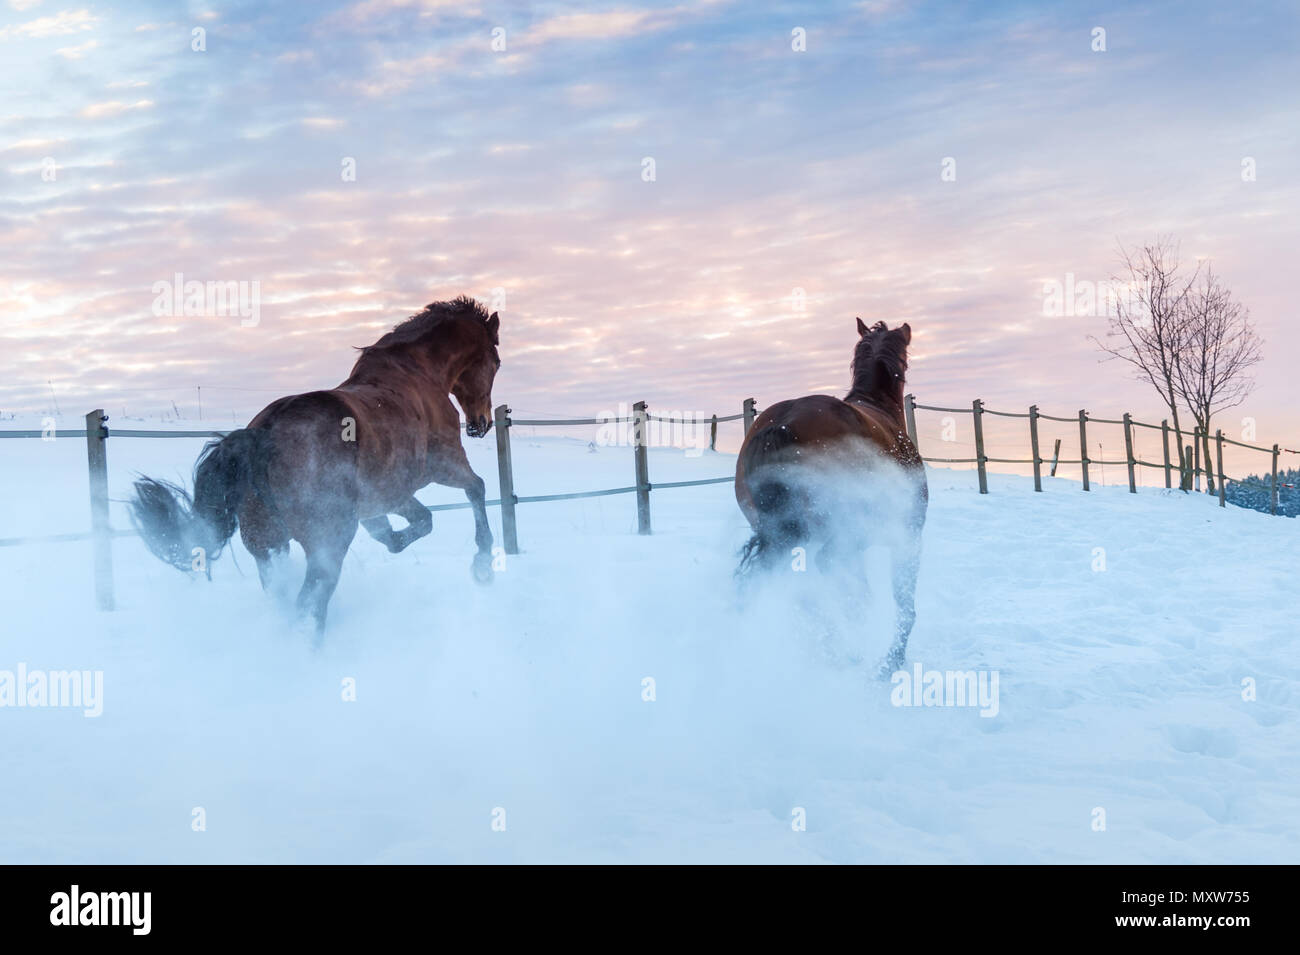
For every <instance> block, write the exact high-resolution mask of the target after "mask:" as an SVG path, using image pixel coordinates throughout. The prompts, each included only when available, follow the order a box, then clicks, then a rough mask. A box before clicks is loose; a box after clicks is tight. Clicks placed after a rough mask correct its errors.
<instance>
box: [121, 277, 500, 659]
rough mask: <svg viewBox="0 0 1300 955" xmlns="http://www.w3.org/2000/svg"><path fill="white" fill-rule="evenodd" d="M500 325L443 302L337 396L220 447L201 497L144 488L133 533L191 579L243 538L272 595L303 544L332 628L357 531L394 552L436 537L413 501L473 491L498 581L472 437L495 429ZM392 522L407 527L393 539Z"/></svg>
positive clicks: (304, 597)
mask: <svg viewBox="0 0 1300 955" xmlns="http://www.w3.org/2000/svg"><path fill="white" fill-rule="evenodd" d="M499 324H500V322H499V319H498V318H497V315H496V313H495V312H494V313H492V315H490V316H489V315H488V314H487V311H486V310H485V309H484V308H483V307H482V306H481V305H479V304H478V303H477V302H475V301H474V300H473V299H470V298H466V297H464V296H462V297H460V298H458V299H456V300H455V301H451V302H434V303H433V304H431V305H429V306H428V307H427V308H425V310H424V311H423V312H421V313H420V314H418V315H415V316H413V317H411V318H409V319H407V320H406V321H405V322H403V323H401V324H400V325H398V326H397V327H396V328H394V329H393V330H392V331H391V332H389V333H388V334H386V335H384V336H383V337H382V338H380V339H379V341H377V342H375V343H374V344H373V345H369V346H367V347H365V348H362V349H361V357H360V358H358V359H357V362H356V364H355V365H354V366H353V368H352V374H351V375H349V376H348V379H347V381H345V382H343V383H342V384H341V385H339V386H338V387H337V388H334V389H331V390H330V391H313V392H308V393H307V394H302V395H291V396H289V397H287V398H279V399H277V400H276V401H273V402H271V404H269V405H267V406H266V407H265V408H264V409H263V410H262V411H261V412H259V413H258V414H257V416H256V417H255V418H253V420H252V421H251V422H249V424H248V427H246V428H241V429H239V430H238V431H232V432H231V433H230V434H228V435H226V436H225V437H224V438H221V439H220V440H217V441H213V442H211V443H210V444H209V445H208V446H207V447H206V448H205V449H204V451H203V454H202V455H201V456H200V458H199V460H198V463H197V464H196V465H195V469H194V495H193V497H192V498H191V496H190V495H189V494H188V493H186V492H185V491H184V490H183V489H182V488H179V487H177V486H175V485H173V484H168V483H166V482H163V481H157V480H154V479H153V478H141V479H140V480H138V481H136V482H135V492H136V493H135V496H134V498H133V499H132V501H131V502H130V509H131V516H132V520H133V521H134V523H135V526H136V529H137V530H138V531H139V532H140V536H141V537H142V538H143V539H144V542H145V544H147V545H148V547H149V549H150V550H151V551H153V553H154V554H155V555H156V556H158V557H159V558H161V559H162V560H164V561H166V562H167V563H169V564H171V565H173V566H174V567H177V568H179V569H181V570H184V571H190V570H193V569H200V568H201V567H204V566H206V564H207V562H208V561H211V560H213V559H215V558H216V557H217V556H218V555H219V554H220V553H221V549H222V548H223V547H224V546H225V544H226V542H227V541H228V540H230V538H231V536H232V535H233V534H234V532H235V527H236V525H238V527H239V531H240V537H241V538H242V540H243V542H244V546H245V547H247V548H248V550H249V552H250V553H251V554H252V555H253V557H254V558H255V559H256V561H257V572H258V576H259V577H260V578H261V581H262V587H263V589H267V588H268V587H269V586H270V584H271V581H272V577H273V572H274V570H275V567H276V565H277V564H278V563H279V562H280V560H281V559H282V558H283V557H285V556H286V555H287V554H288V550H289V541H290V540H296V541H298V542H299V543H300V544H301V545H302V548H303V550H304V551H305V552H306V555H307V576H306V580H305V581H304V582H303V585H302V590H301V591H300V592H299V594H298V610H299V612H300V613H301V614H303V615H304V616H306V617H308V618H310V620H311V621H312V622H313V623H314V625H315V631H316V636H317V638H318V639H319V636H320V634H321V633H322V631H323V630H324V627H325V611H326V607H327V606H328V605H329V600H330V597H331V596H332V595H333V593H334V588H335V586H336V585H337V584H338V579H339V571H340V569H341V568H342V565H343V557H344V555H345V554H346V553H347V551H348V547H349V546H350V545H351V543H352V538H353V537H354V536H355V535H356V532H357V524H358V522H360V524H361V526H362V527H364V528H365V529H366V531H367V532H368V533H369V534H370V536H372V537H374V538H375V539H376V540H378V541H379V542H380V543H382V544H384V545H386V546H387V547H388V549H389V550H390V551H392V552H393V553H397V552H398V551H400V550H402V549H403V548H405V547H406V546H407V545H408V544H410V543H411V542H412V541H414V540H418V539H419V538H421V537H423V536H425V535H426V534H428V533H429V532H430V531H431V530H432V529H433V518H432V516H431V515H430V513H429V510H428V509H427V508H426V507H425V506H424V505H423V504H421V503H420V502H419V501H418V500H416V499H415V492H416V491H417V490H419V489H420V488H422V487H424V486H425V485H426V484H429V483H431V482H432V483H436V484H444V485H447V486H449V487H457V488H461V489H462V490H464V492H465V494H466V496H467V497H468V498H469V502H470V504H471V506H472V508H473V511H474V530H475V541H476V543H477V544H478V553H477V554H476V555H475V557H474V561H473V564H472V569H473V574H474V576H475V578H476V579H478V580H479V581H480V582H484V583H485V582H487V581H489V580H491V578H492V532H491V530H490V529H489V527H488V519H487V507H486V504H485V497H484V489H483V480H482V478H480V477H479V476H478V475H477V474H475V473H474V472H473V470H471V469H470V466H469V461H468V460H467V459H466V457H465V449H464V448H463V447H462V446H461V440H460V422H459V417H458V415H457V413H456V408H455V406H454V405H453V404H452V403H451V400H450V399H449V398H448V395H449V394H450V395H455V397H456V400H457V401H458V402H459V403H460V407H461V409H462V410H463V411H464V412H465V419H466V429H465V430H466V431H467V432H468V434H469V435H470V436H471V437H480V438H481V437H482V436H483V435H485V434H487V432H488V429H489V428H490V427H491V418H490V414H491V410H492V382H493V379H494V378H495V377H496V372H497V369H498V368H499V367H500V366H501V359H500V357H499V355H498V353H497V345H498V334H497V332H498V327H499ZM389 514H397V515H398V516H400V517H403V518H405V519H406V521H407V526H406V527H403V528H402V529H401V530H394V529H393V527H392V525H390V524H389V522H388V516H387V515H389Z"/></svg>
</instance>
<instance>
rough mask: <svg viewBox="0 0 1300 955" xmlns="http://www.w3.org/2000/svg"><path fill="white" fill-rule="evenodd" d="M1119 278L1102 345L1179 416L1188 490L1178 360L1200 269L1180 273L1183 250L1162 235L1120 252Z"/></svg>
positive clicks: (1176, 426) (1176, 423) (1188, 465)
mask: <svg viewBox="0 0 1300 955" xmlns="http://www.w3.org/2000/svg"><path fill="white" fill-rule="evenodd" d="M1119 261H1120V270H1121V272H1122V273H1124V274H1121V275H1119V276H1112V278H1111V281H1112V283H1113V284H1114V286H1115V291H1116V292H1117V294H1115V296H1114V298H1113V300H1112V302H1111V304H1110V308H1111V310H1112V314H1111V315H1110V316H1109V319H1110V328H1109V330H1108V332H1107V334H1106V340H1105V341H1100V340H1098V339H1096V338H1093V339H1092V340H1093V341H1094V342H1096V344H1097V345H1098V347H1100V348H1101V350H1102V351H1104V352H1106V353H1107V354H1108V355H1110V356H1111V357H1112V358H1119V359H1121V360H1122V361H1125V362H1127V363H1128V364H1129V365H1131V366H1132V368H1133V372H1134V376H1135V377H1136V378H1137V379H1138V380H1139V381H1146V382H1148V383H1149V384H1150V385H1151V387H1153V388H1154V389H1155V390H1156V392H1157V393H1158V394H1159V395H1160V400H1161V401H1163V402H1164V404H1165V407H1167V408H1168V409H1169V414H1170V415H1171V416H1172V417H1173V421H1174V432H1175V434H1177V436H1178V468H1179V473H1180V474H1182V475H1183V479H1182V481H1181V484H1182V486H1183V490H1187V489H1188V486H1189V485H1188V481H1187V474H1188V473H1189V470H1190V468H1191V462H1189V461H1185V460H1184V451H1183V430H1182V425H1181V423H1180V421H1179V416H1178V388H1177V383H1176V378H1177V371H1176V365H1177V356H1178V354H1179V351H1180V349H1181V347H1182V339H1183V323H1184V321H1185V319H1186V316H1187V313H1186V309H1185V307H1184V306H1185V304H1186V300H1187V296H1188V292H1189V290H1190V289H1191V287H1192V285H1193V284H1194V283H1195V281H1196V275H1197V272H1199V266H1198V268H1197V269H1196V270H1195V271H1193V272H1192V274H1191V275H1190V276H1188V275H1184V274H1180V273H1179V266H1178V246H1177V244H1176V243H1175V242H1174V241H1173V239H1172V238H1171V237H1170V236H1157V237H1156V239H1155V240H1154V241H1153V242H1151V243H1150V244H1148V245H1144V246H1141V247H1139V248H1135V249H1132V250H1129V249H1125V248H1124V247H1123V246H1120V248H1119Z"/></svg>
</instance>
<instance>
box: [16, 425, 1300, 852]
mask: <svg viewBox="0 0 1300 955" xmlns="http://www.w3.org/2000/svg"><path fill="white" fill-rule="evenodd" d="M6 426H7V427H14V426H22V427H30V426H31V425H29V424H11V423H8V422H6ZM37 426H38V427H39V425H37ZM74 426H75V425H74ZM201 443H202V442H201V441H198V440H188V439H175V440H140V439H129V438H113V439H111V441H110V443H109V465H110V493H111V494H112V495H113V497H114V498H122V497H124V496H125V493H126V491H127V488H128V487H129V482H130V479H131V477H132V475H133V473H134V472H135V471H143V472H146V473H149V474H152V475H155V476H159V477H165V478H171V479H176V478H180V477H187V476H188V473H189V469H190V466H191V464H192V462H193V460H194V457H195V455H196V453H197V451H198V449H199V447H200V446H201ZM467 446H468V447H469V449H470V452H471V461H472V463H473V464H474V466H475V468H476V470H477V471H478V472H479V473H480V474H481V475H482V476H483V477H484V478H485V479H486V480H487V482H488V486H489V491H488V493H489V496H495V494H496V464H495V450H494V447H493V444H492V438H491V437H489V438H488V439H485V440H483V441H479V442H468V444H467ZM513 452H514V461H515V475H516V493H518V494H520V495H531V494H547V493H557V492H564V491H574V490H581V489H594V488H606V487H619V486H626V485H628V484H631V483H633V479H632V455H631V451H630V450H629V449H627V448H599V449H598V450H595V451H592V450H590V449H589V448H588V445H587V443H586V442H585V441H581V440H576V439H561V438H525V437H521V436H516V437H515V440H514V445H513ZM733 466H734V458H732V457H731V456H728V455H722V454H713V453H708V452H706V453H704V454H703V455H701V456H697V457H688V456H687V455H686V454H685V453H684V452H682V451H680V450H670V449H656V450H654V451H652V452H651V455H650V471H651V480H652V481H669V480H689V479H693V478H703V477H713V476H719V475H726V474H729V473H730V472H731V470H732V468H733ZM0 470H2V473H3V490H4V501H3V505H2V506H0V537H16V536H21V535H35V534H54V533H63V532H70V531H80V530H84V529H85V528H86V526H87V524H88V517H87V510H88V509H87V505H86V474H85V445H84V442H83V441H81V440H79V439H60V440H59V441H57V442H54V443H42V442H40V441H31V440H24V441H3V442H0ZM990 483H991V490H992V493H991V494H989V495H988V496H980V495H979V494H977V493H976V491H975V481H974V475H973V474H971V473H969V472H959V471H945V470H931V471H930V490H931V507H930V516H929V521H928V524H927V526H926V530H925V555H924V562H923V566H922V572H921V581H920V591H919V595H918V621H917V626H916V629H915V631H914V633H913V635H912V640H911V644H910V647H909V662H911V663H920V664H921V665H922V666H923V667H924V668H925V669H926V670H930V669H937V670H944V671H947V670H956V671H966V670H976V671H996V673H997V675H998V705H997V708H996V714H995V715H991V716H982V715H981V713H980V711H979V710H978V709H976V708H972V707H926V706H912V707H900V706H895V705H892V704H891V686H890V685H889V684H888V683H885V682H881V681H879V680H877V679H875V678H874V666H875V664H876V662H877V661H878V660H879V658H880V657H881V656H882V655H883V653H884V650H885V647H886V645H887V643H888V627H889V614H890V613H891V610H890V605H889V604H888V601H887V595H888V586H887V580H888V577H887V569H886V568H885V566H884V565H883V555H881V554H878V553H874V552H873V553H872V554H870V555H869V559H868V562H867V563H868V567H869V573H870V576H871V578H872V579H873V581H874V582H875V594H874V596H873V598H872V603H871V607H870V611H871V612H869V613H865V614H856V615H850V614H847V613H845V612H843V608H842V607H841V606H838V605H835V604H830V605H828V604H827V602H826V599H825V596H826V595H825V594H822V593H820V592H819V587H818V582H817V581H816V580H815V579H813V578H812V577H811V576H809V578H808V579H807V580H805V581H802V582H801V584H800V587H799V588H798V590H799V592H798V593H796V594H791V593H788V592H787V593H775V592H771V591H769V592H766V593H762V594H759V595H757V596H756V597H754V599H752V600H749V601H742V600H741V598H740V596H739V595H738V593H737V589H736V586H735V584H734V581H733V579H732V571H733V569H734V568H735V564H736V551H737V549H738V547H739V546H740V545H741V543H743V541H744V540H745V538H746V537H747V534H748V530H747V527H746V525H745V523H744V521H743V519H742V517H741V515H740V513H739V511H738V510H737V508H736V506H735V502H734V500H733V498H732V491H731V487H730V486H729V485H726V484H723V485H716V486H708V487H696V488H684V489H664V490H659V491H656V492H654V494H653V495H652V512H653V523H654V530H655V534H654V536H652V537H649V538H645V537H638V536H637V535H636V534H635V532H634V531H635V503H634V499H633V497H632V496H631V495H620V496H610V497H603V498H595V499H590V500H583V501H573V502H561V503H543V504H528V505H521V506H520V508H519V537H520V543H521V546H522V549H523V551H524V553H523V554H521V555H519V556H517V557H512V558H510V559H509V562H508V564H507V566H506V569H505V570H504V571H503V572H500V573H498V575H497V578H496V580H495V582H494V583H493V584H491V585H490V586H488V587H479V586H476V585H474V584H473V583H472V581H471V579H470V575H469V562H470V557H471V553H472V550H473V544H472V537H473V534H472V520H471V518H470V515H469V513H468V512H467V511H451V512H440V513H437V514H435V515H434V533H433V535H432V536H431V537H428V538H426V539H424V540H422V541H419V542H417V543H416V544H414V545H413V546H412V547H411V548H410V549H409V550H408V551H406V552H405V553H403V554H400V555H396V556H394V555H389V554H388V553H387V552H386V551H385V550H384V549H383V548H382V547H381V546H380V545H378V544H376V543H375V542H373V541H371V540H370V539H369V538H368V537H366V536H365V535H364V534H362V535H360V536H358V538H357V540H356V542H355V543H354V545H353V549H352V552H351V554H350V555H349V557H348V559H347V562H346V564H345V566H344V572H343V577H342V580H341V583H340V585H339V589H338V592H337V594H336V596H335V598H334V601H333V603H332V605H331V608H330V613H331V616H330V625H329V631H328V633H327V637H326V643H325V646H324V648H323V649H322V650H320V651H319V652H312V651H311V650H309V649H308V646H307V644H306V641H305V640H304V639H303V638H302V637H300V636H299V635H298V634H297V633H295V632H294V631H293V630H292V629H291V627H290V626H289V625H288V623H287V617H286V614H285V611H284V610H283V608H282V607H279V606H277V605H275V604H274V603H273V602H272V601H271V600H270V599H268V598H265V597H264V596H263V595H262V593H261V590H260V588H259V587H258V583H257V576H256V573H255V571H254V567H253V562H252V560H251V559H250V557H249V556H248V554H247V553H246V552H244V551H243V550H242V548H241V547H239V546H238V545H236V546H235V547H234V549H233V553H229V554H227V555H226V556H225V557H223V558H222V560H221V561H219V562H218V563H217V564H216V565H215V568H214V580H213V581H212V582H211V583H209V582H207V581H205V580H199V579H196V580H188V579H186V578H185V577H183V576H182V575H181V574H178V573H177V572H176V571H174V570H172V569H170V568H168V567H165V566H163V565H162V564H161V563H159V562H157V561H156V560H154V559H153V558H152V557H150V556H148V555H147V554H146V552H145V551H144V549H143V547H142V546H141V544H140V543H139V542H138V541H136V540H135V539H123V540H119V541H117V542H116V544H115V545H114V546H115V557H116V577H117V580H116V594H117V601H118V610H117V611H116V612H113V613H108V614H101V613H98V612H96V611H95V610H94V609H93V596H92V589H91V575H90V552H89V551H90V549H89V546H88V545H87V544H85V543H60V544H40V545H28V546H21V547H5V548H0V581H2V583H0V592H2V594H3V597H4V601H5V607H6V622H5V625H4V638H3V652H2V653H0V670H10V671H12V670H15V668H16V667H17V666H18V665H19V664H23V665H24V666H25V668H26V669H28V670H34V669H43V670H47V671H54V670H69V669H84V670H102V671H103V700H102V706H103V712H102V715H100V716H98V717H92V718H87V717H86V716H84V715H83V713H82V712H81V711H80V710H76V709H53V708H39V707H36V708H32V707H27V708H15V707H12V706H6V707H4V708H0V745H3V748H4V751H5V753H6V765H7V766H8V768H9V773H8V774H7V777H8V778H7V780H6V783H5V785H4V787H3V789H2V790H0V820H3V822H2V824H0V860H3V861H5V862H238V861H256V862H290V861H299V862H425V861H453V862H464V861H518V862H524V861H560V862H575V861H614V862H621V861H650V862H671V861H676V862H705V861H708V862H714V861H738V862H778V861H791V862H819V861H821V862H858V861H870V862H1126V863H1127V862H1193V863H1204V862H1292V863H1294V862H1296V861H1300V842H1298V837H1297V835H1296V830H1295V825H1294V822H1295V820H1296V819H1297V818H1300V727H1298V726H1297V720H1296V708H1297V703H1300V662H1297V661H1298V660H1300V654H1297V648H1296V641H1297V637H1298V636H1300V631H1298V628H1297V619H1298V614H1300V597H1298V596H1297V593H1298V589H1297V586H1296V580H1295V575H1294V569H1295V567H1296V566H1297V565H1298V564H1300V561H1297V557H1300V544H1298V543H1297V536H1296V527H1297V525H1296V523H1295V522H1294V521H1289V520H1282V519H1276V518H1270V517H1269V516H1267V515H1263V514H1258V513H1255V512H1252V511H1245V510H1238V509H1227V510H1221V509H1219V508H1218V507H1217V506H1216V503H1217V502H1215V501H1212V500H1210V499H1208V498H1206V497H1204V496H1184V495H1181V494H1178V493H1167V492H1163V491H1156V490H1150V489H1144V490H1143V492H1142V493H1141V494H1138V495H1130V494H1128V493H1127V492H1126V490H1125V489H1123V488H1115V487H1110V488H1099V487H1096V486H1095V485H1094V489H1093V491H1092V493H1090V494H1084V493H1082V492H1081V491H1080V490H1079V486H1078V485H1077V484H1075V483H1073V482H1068V481H1063V480H1052V481H1048V482H1047V488H1046V491H1045V492H1044V493H1042V494H1035V493H1033V492H1032V484H1031V482H1030V481H1029V479H1027V478H1021V477H1012V476H1002V475H993V476H992V477H991V480H990ZM421 497H422V499H423V500H425V501H426V502H427V503H447V502H454V501H458V500H462V499H463V498H461V497H460V496H459V495H458V494H457V493H456V492H454V491H450V490H446V489H441V488H429V489H426V491H425V492H422V494H421ZM117 508H118V506H117V505H115V511H114V517H113V519H114V523H115V524H116V525H117V526H122V527H125V526H127V524H126V521H125V519H124V516H123V514H122V512H121V511H120V509H117ZM492 519H493V528H494V532H495V533H497V535H498V539H499V534H500V525H499V514H498V512H497V510H496V509H495V508H494V509H492ZM296 558H297V560H298V562H299V565H300V564H301V555H300V554H296ZM865 586H866V585H865V584H864V590H865ZM828 613H829V614H830V616H831V617H833V618H834V619H835V620H838V621H839V622H838V625H837V627H836V630H835V633H834V637H833V638H832V639H830V640H829V641H828V640H826V639H824V634H823V631H824V626H823V625H822V624H823V623H824V621H825V620H826V619H828ZM858 660H861V661H862V662H860V663H856V662H855V661H858ZM646 678H651V679H652V680H653V687H654V697H655V698H654V700H653V701H647V700H646V699H644V698H643V697H644V695H645V694H646V691H645V689H644V688H645V687H646V686H647V685H648V684H647V683H646V682H645V681H646ZM348 680H352V681H355V688H356V700H355V702H352V701H345V700H344V699H343V696H344V695H345V694H344V692H343V688H344V686H345V681H348ZM1243 680H1251V681H1253V685H1254V692H1255V696H1256V697H1257V698H1256V699H1253V700H1245V699H1243ZM1247 695H1249V694H1247ZM200 807H201V808H202V810H203V817H204V819H205V820H206V829H205V830H203V831H196V830H195V829H193V828H192V820H193V819H194V818H195V815H194V811H195V809H196V808H200ZM1097 809H1102V810H1104V815H1105V829H1104V831H1098V830H1097V829H1096V828H1095V820H1096V819H1097V818H1098V816H1097V813H1096V811H1095V810H1097ZM499 810H504V813H502V812H500V811H499ZM800 810H802V817H803V818H806V831H797V830H796V828H794V827H792V820H793V821H796V822H797V821H798V820H799V819H800V818H801V816H800ZM502 819H504V821H505V829H504V831H498V829H499V826H498V829H494V827H493V822H494V820H497V821H498V822H499V821H500V820H502Z"/></svg>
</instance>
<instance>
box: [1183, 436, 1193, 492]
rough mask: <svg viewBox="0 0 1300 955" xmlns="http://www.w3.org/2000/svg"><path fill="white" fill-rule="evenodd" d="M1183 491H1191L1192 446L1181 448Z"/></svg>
mask: <svg viewBox="0 0 1300 955" xmlns="http://www.w3.org/2000/svg"><path fill="white" fill-rule="evenodd" d="M1182 489H1183V490H1184V491H1190V490H1191V489H1192V446H1191V445H1190V444H1188V445H1184V446H1183V488H1182Z"/></svg>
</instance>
